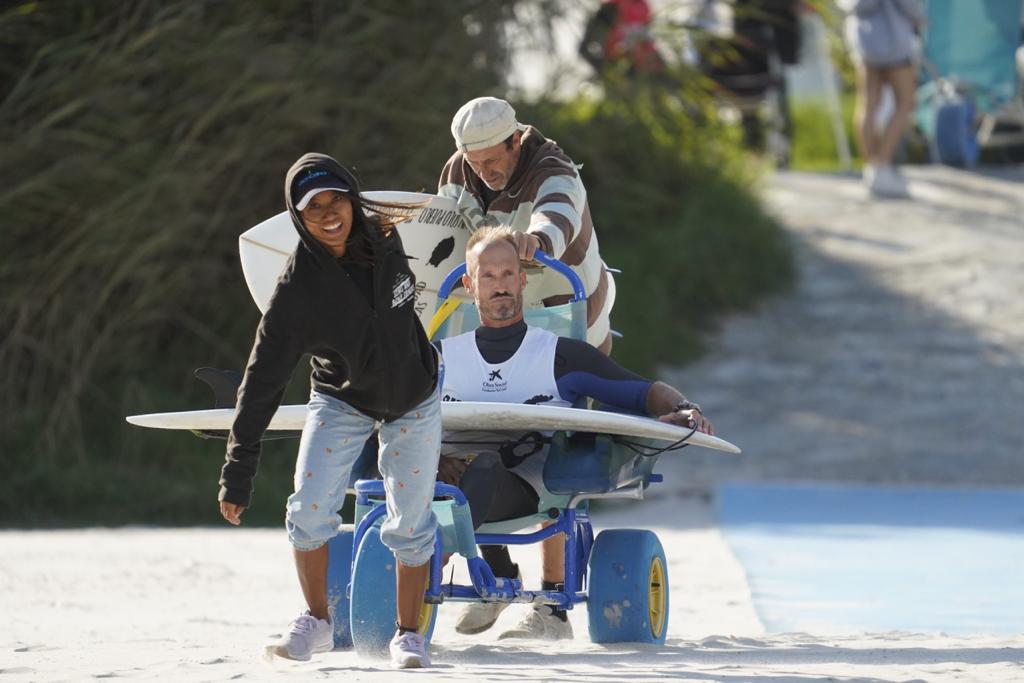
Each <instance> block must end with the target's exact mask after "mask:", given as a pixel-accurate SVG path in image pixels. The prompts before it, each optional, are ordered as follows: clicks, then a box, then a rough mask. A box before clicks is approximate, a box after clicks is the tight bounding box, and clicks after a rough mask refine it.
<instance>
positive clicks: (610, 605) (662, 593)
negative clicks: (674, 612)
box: [587, 529, 669, 644]
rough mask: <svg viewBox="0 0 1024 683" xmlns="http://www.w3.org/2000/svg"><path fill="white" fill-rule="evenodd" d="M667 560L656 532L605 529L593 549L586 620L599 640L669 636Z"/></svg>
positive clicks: (592, 637)
mask: <svg viewBox="0 0 1024 683" xmlns="http://www.w3.org/2000/svg"><path fill="white" fill-rule="evenodd" d="M668 593H669V587H668V563H667V562H666V561H665V551H664V550H663V549H662V547H661V541H659V540H658V537H657V535H655V534H654V533H652V532H650V531H645V530H638V529H610V530H607V531H602V532H601V533H600V534H598V535H597V539H596V540H595V541H594V547H593V550H592V551H591V553H590V571H589V587H588V591H587V595H588V597H587V621H588V624H589V627H590V640H592V641H593V642H595V643H652V644H661V643H664V642H665V634H666V632H667V631H668V606H669V601H668Z"/></svg>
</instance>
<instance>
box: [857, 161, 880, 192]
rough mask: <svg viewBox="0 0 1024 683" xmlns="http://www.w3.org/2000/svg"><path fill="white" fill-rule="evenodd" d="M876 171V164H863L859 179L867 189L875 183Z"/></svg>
mask: <svg viewBox="0 0 1024 683" xmlns="http://www.w3.org/2000/svg"><path fill="white" fill-rule="evenodd" d="M877 173H878V167H877V166H875V165H874V164H864V169H863V170H862V171H861V179H862V180H863V181H864V185H865V186H866V187H867V188H868V189H869V190H870V189H871V186H872V185H874V184H875V175H876V174H877Z"/></svg>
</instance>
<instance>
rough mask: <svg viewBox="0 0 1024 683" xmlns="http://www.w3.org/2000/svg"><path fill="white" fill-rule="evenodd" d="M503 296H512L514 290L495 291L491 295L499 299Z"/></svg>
mask: <svg viewBox="0 0 1024 683" xmlns="http://www.w3.org/2000/svg"><path fill="white" fill-rule="evenodd" d="M502 296H512V292H495V293H494V294H492V295H491V298H492V299H497V298H498V297H502Z"/></svg>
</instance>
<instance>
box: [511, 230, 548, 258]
mask: <svg viewBox="0 0 1024 683" xmlns="http://www.w3.org/2000/svg"><path fill="white" fill-rule="evenodd" d="M514 235H515V238H516V248H518V249H519V260H520V261H532V260H533V255H534V254H535V253H536V252H537V250H538V249H540V248H541V247H542V246H543V245H542V244H541V241H540V238H539V237H537V236H536V235H531V234H530V233H528V232H517V233H514Z"/></svg>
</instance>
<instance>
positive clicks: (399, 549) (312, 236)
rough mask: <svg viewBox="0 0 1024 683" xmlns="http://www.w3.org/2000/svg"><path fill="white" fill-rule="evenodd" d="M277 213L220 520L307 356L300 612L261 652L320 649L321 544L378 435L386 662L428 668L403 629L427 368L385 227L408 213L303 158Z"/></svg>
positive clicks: (414, 568) (431, 458)
mask: <svg viewBox="0 0 1024 683" xmlns="http://www.w3.org/2000/svg"><path fill="white" fill-rule="evenodd" d="M285 205H286V206H287V208H288V212H289V213H290V214H291V218H292V223H293V224H294V226H295V230H296V232H298V233H299V244H298V246H296V248H295V251H294V252H293V253H292V255H291V258H290V259H289V260H288V265H287V267H286V269H285V271H284V273H283V274H282V275H281V277H280V279H279V280H278V283H277V288H276V289H275V290H274V295H273V297H272V298H271V300H270V306H269V308H268V309H267V311H266V313H264V314H263V318H262V320H260V324H259V327H258V328H257V330H256V341H255V342H254V344H253V347H252V352H251V354H250V355H249V362H248V365H247V366H246V368H245V376H244V379H243V380H242V385H241V387H239V389H238V403H237V409H236V413H235V420H234V424H233V425H232V427H231V433H230V434H229V436H228V446H227V456H226V462H225V463H224V468H223V470H222V471H221V479H220V486H221V488H220V494H219V496H218V500H219V501H220V513H221V515H222V516H223V517H224V519H225V520H227V521H228V522H230V523H231V524H234V525H238V524H240V523H241V515H242V513H243V512H244V511H245V509H246V508H247V507H248V506H249V504H250V501H251V498H252V491H253V479H254V478H255V477H256V470H257V468H258V465H259V459H260V441H261V439H262V438H263V433H264V432H265V431H266V429H267V425H268V424H269V423H270V419H271V418H272V417H273V415H274V413H275V412H276V411H277V408H278V405H280V403H281V398H282V396H283V395H284V390H285V387H286V385H287V384H288V380H289V378H290V377H291V374H292V371H293V370H294V369H295V366H296V365H297V364H298V363H299V361H300V360H301V358H302V356H303V355H305V354H307V353H309V354H312V361H311V364H312V367H313V372H312V375H311V376H310V384H311V385H312V390H311V391H310V397H309V404H308V406H307V416H306V423H305V426H304V427H303V430H302V437H301V439H300V441H299V452H298V457H297V459H296V463H295V493H293V494H292V495H291V496H289V497H288V504H287V506H286V507H285V528H286V529H287V532H288V540H289V541H290V542H291V545H292V548H293V554H294V559H295V568H296V570H297V572H298V576H299V584H300V585H301V587H302V593H303V597H304V598H305V600H306V604H307V606H308V609H307V610H306V611H304V612H303V613H302V614H300V615H299V616H298V617H296V618H295V620H294V621H293V622H292V624H291V627H290V629H289V632H288V633H287V634H286V635H285V636H284V637H283V638H281V640H280V642H278V643H277V644H276V645H275V646H272V650H271V651H272V652H274V653H275V654H277V655H278V656H280V657H285V658H287V659H297V660H302V661H305V660H308V659H310V657H311V656H312V655H313V654H315V653H317V652H328V651H330V650H332V649H333V648H334V626H333V622H332V618H331V614H330V611H329V609H328V602H327V563H328V550H327V545H326V544H327V541H329V540H330V539H331V538H333V537H334V536H335V535H336V534H337V531H338V526H339V525H340V524H341V516H340V515H339V514H338V510H339V509H341V505H342V502H344V499H345V492H346V489H347V487H348V482H349V477H350V475H351V472H352V465H353V463H355V461H356V460H357V459H358V457H359V455H360V454H361V453H362V451H363V445H364V444H365V443H366V441H367V439H369V438H370V436H371V435H372V434H373V433H374V432H375V431H377V430H379V433H380V448H379V451H378V457H377V464H378V468H379V469H380V472H381V474H382V475H383V479H384V488H385V490H386V491H387V512H388V514H387V519H386V520H385V522H384V525H383V526H382V527H381V534H380V539H381V541H382V542H383V543H384V545H386V546H387V547H388V548H389V549H390V550H391V551H392V552H393V553H394V555H395V558H396V565H397V567H396V572H395V573H396V576H397V603H398V604H397V607H398V610H397V611H398V614H397V621H396V623H395V626H396V631H395V635H394V638H393V639H392V640H391V644H390V652H391V656H392V660H393V662H394V664H395V666H396V667H398V668H414V667H422V666H428V665H429V659H428V658H427V653H426V646H425V642H424V638H423V636H422V635H421V634H419V633H418V632H417V626H418V622H419V614H420V611H421V609H422V606H423V586H424V584H425V583H426V580H427V572H428V571H429V564H428V560H429V559H430V557H431V555H433V553H434V534H435V530H436V528H437V519H436V517H435V516H434V513H433V511H432V510H431V508H430V501H431V500H432V498H433V491H434V477H435V473H436V472H437V460H438V456H439V454H440V449H441V404H440V399H439V396H438V392H437V380H438V359H437V355H436V353H435V351H434V349H433V347H431V345H430V342H429V341H427V336H426V333H425V332H424V330H423V327H422V325H421V324H420V321H419V318H418V317H417V316H416V312H415V310H414V306H413V304H414V300H415V294H416V285H415V282H416V281H415V278H414V277H413V274H412V271H411V270H410V269H409V260H408V257H407V256H406V254H405V251H404V249H403V248H402V241H401V239H400V238H399V236H398V231H397V230H396V229H395V226H396V225H397V224H398V223H399V222H401V220H403V218H404V217H405V216H408V215H409V213H411V211H412V209H413V208H415V207H412V206H406V205H401V204H392V203H379V202H374V201H372V200H370V199H369V198H367V197H364V196H363V195H362V194H361V193H360V191H359V185H358V183H357V182H356V178H355V176H353V175H352V173H351V172H349V171H348V169H346V168H344V167H343V166H342V165H341V164H339V163H338V162H337V161H335V160H334V159H332V158H331V157H329V156H325V155H322V154H307V155H305V156H303V157H302V158H300V159H299V160H298V161H296V162H295V164H293V165H292V167H291V169H289V171H288V175H287V177H286V180H285ZM240 596H246V593H245V591H244V590H242V591H241V592H240ZM247 597H248V598H250V599H251V596H247Z"/></svg>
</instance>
